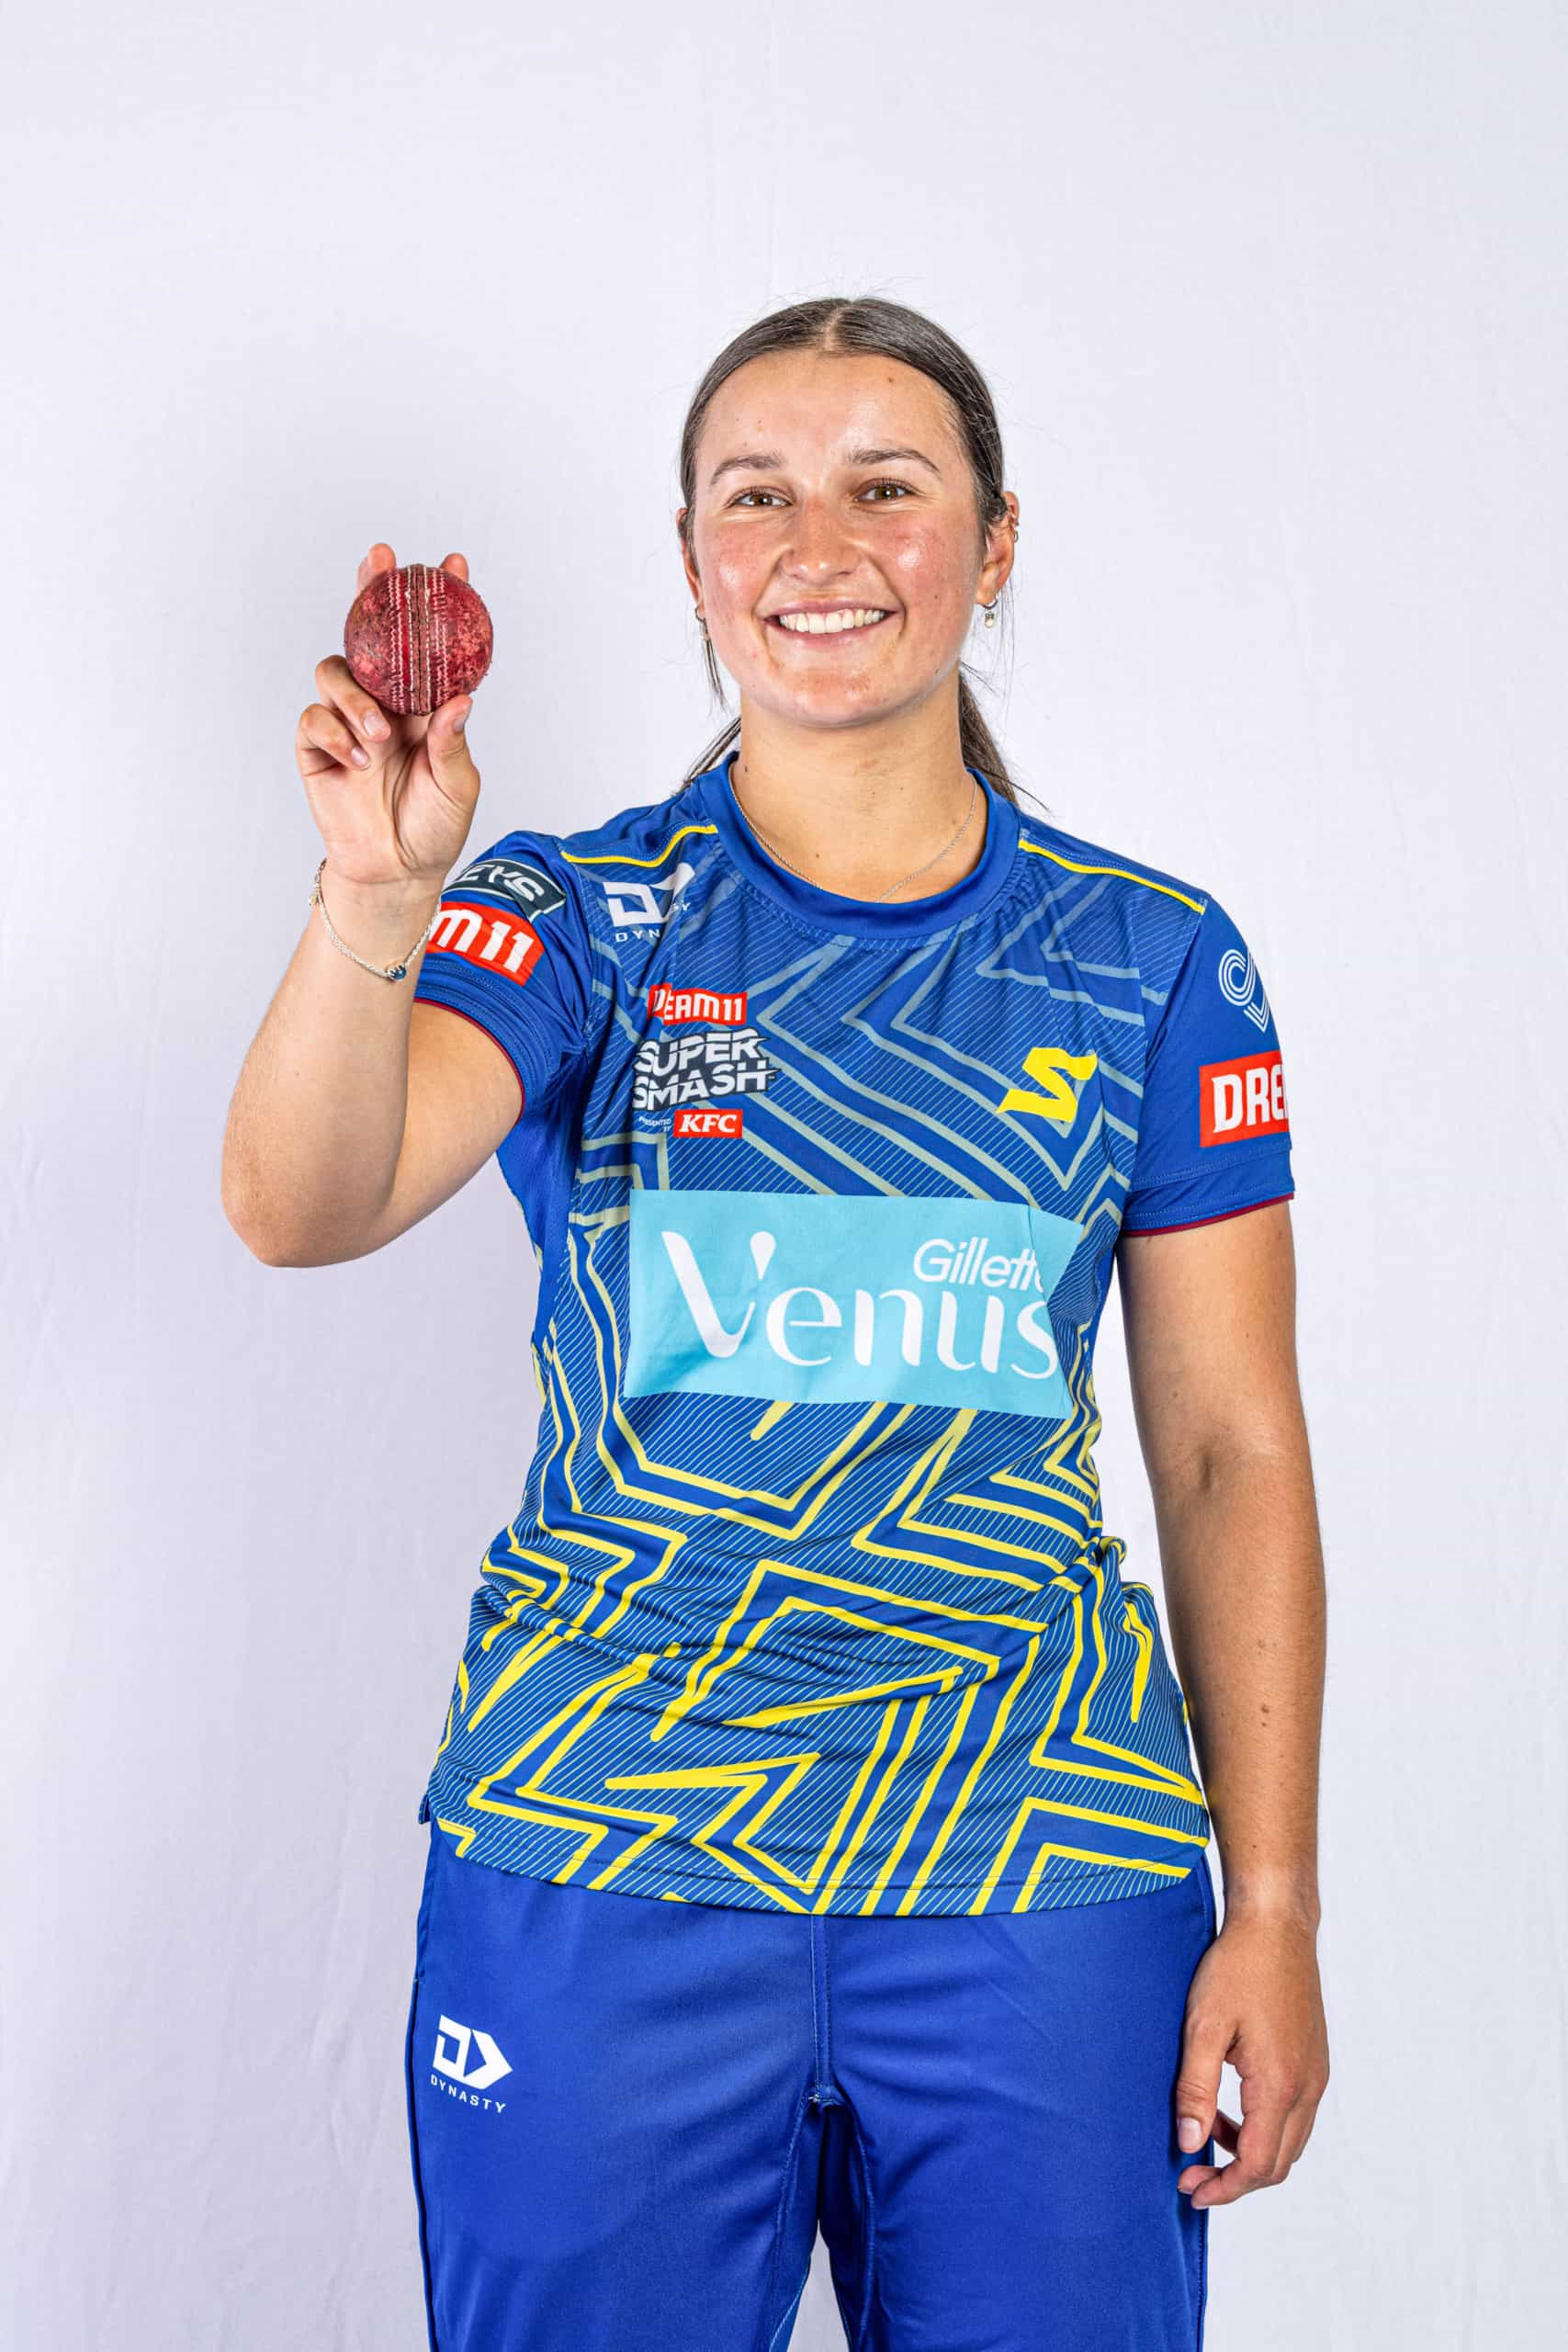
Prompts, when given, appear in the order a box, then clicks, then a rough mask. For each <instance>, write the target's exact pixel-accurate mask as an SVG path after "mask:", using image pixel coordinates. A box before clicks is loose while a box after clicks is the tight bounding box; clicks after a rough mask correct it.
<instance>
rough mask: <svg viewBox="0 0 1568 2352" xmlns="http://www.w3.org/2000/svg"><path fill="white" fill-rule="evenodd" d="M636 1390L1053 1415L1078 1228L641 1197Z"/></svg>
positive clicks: (1033, 1215) (994, 1212)
mask: <svg viewBox="0 0 1568 2352" xmlns="http://www.w3.org/2000/svg"><path fill="white" fill-rule="evenodd" d="M628 1216H629V1224H630V1233H629V1244H630V1251H631V1336H630V1343H629V1346H628V1350H627V1354H626V1364H625V1367H624V1370H623V1374H622V1387H623V1392H624V1394H626V1396H628V1397H649V1396H657V1395H661V1394H664V1393H666V1392H668V1391H670V1390H672V1389H696V1390H700V1391H702V1392H704V1393H705V1394H708V1395H712V1396H719V1397H772V1398H778V1399H788V1400H789V1401H790V1402H792V1403H798V1404H841V1403H854V1402H862V1401H864V1402H868V1403H869V1402H873V1401H875V1400H878V1399H886V1400H889V1401H896V1402H898V1403H906V1404H911V1405H944V1406H947V1407H949V1408H953V1409H959V1408H972V1409H975V1410H977V1411H981V1412H1000V1413H1032V1414H1039V1415H1044V1416H1048V1417H1049V1418H1051V1419H1056V1420H1060V1419H1062V1418H1063V1417H1064V1416H1065V1414H1066V1412H1067V1410H1068V1408H1069V1399H1068V1395H1067V1384H1066V1375H1065V1374H1064V1373H1063V1371H1062V1367H1061V1363H1060V1361H1059V1356H1058V1336H1057V1334H1056V1332H1055V1329H1054V1327H1053V1325H1052V1320H1051V1316H1050V1311H1049V1301H1050V1296H1051V1293H1052V1291H1053V1290H1054V1289H1055V1285H1056V1283H1058V1282H1059V1281H1060V1279H1061V1276H1062V1274H1063V1272H1064V1271H1065V1270H1066V1264H1067V1261H1068V1260H1069V1258H1071V1256H1072V1254H1073V1252H1074V1250H1076V1249H1077V1246H1078V1243H1079V1242H1080V1241H1081V1240H1082V1239H1083V1229H1082V1227H1079V1226H1077V1225H1076V1224H1075V1223H1074V1222H1073V1220H1072V1219H1071V1218H1070V1217H1065V1216H1052V1215H1050V1213H1049V1212H1048V1211H1046V1210H1044V1209H1037V1208H1031V1207H1029V1206H1028V1205H1027V1204H1023V1203H1021V1202H1018V1201H974V1200H964V1199H957V1200H954V1199H925V1198H921V1199H916V1200H910V1199H907V1198H897V1199H894V1198H888V1197H886V1196H885V1195H883V1194H880V1193H874V1194H859V1193H853V1194H844V1193H701V1192H697V1193H686V1192H641V1191H638V1192H634V1193H632V1195H631V1202H630V1207H629V1212H628Z"/></svg>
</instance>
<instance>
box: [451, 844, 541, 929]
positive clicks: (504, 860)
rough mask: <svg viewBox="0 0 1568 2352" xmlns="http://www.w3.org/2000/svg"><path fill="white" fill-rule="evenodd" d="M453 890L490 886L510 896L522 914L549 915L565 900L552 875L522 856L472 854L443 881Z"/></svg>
mask: <svg viewBox="0 0 1568 2352" xmlns="http://www.w3.org/2000/svg"><path fill="white" fill-rule="evenodd" d="M446 887H447V888H448V889H449V890H454V891H459V892H460V891H463V890H490V891H493V893H494V894H495V896H496V897H497V898H498V899H511V900H512V903H513V906H516V907H521V908H522V910H523V912H524V913H525V915H553V914H554V913H555V911H556V909H557V908H558V907H564V906H565V904H566V892H565V891H564V890H563V889H562V888H561V886H560V884H559V883H558V881H557V880H556V878H555V876H554V875H552V874H547V873H546V872H545V869H544V867H543V866H542V865H530V864H529V862H528V860H527V859H526V858H522V857H476V858H475V860H474V862H473V864H472V865H465V866H464V868H463V870H462V872H461V873H460V874H455V875H454V876H452V879H451V880H450V882H449V883H448V884H447V886H446Z"/></svg>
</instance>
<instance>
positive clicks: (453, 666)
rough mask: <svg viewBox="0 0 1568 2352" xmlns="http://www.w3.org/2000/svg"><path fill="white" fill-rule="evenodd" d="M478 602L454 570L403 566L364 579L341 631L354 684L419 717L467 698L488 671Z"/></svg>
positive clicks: (483, 614)
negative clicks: (460, 696)
mask: <svg viewBox="0 0 1568 2352" xmlns="http://www.w3.org/2000/svg"><path fill="white" fill-rule="evenodd" d="M343 650H344V659H345V660H346V662H347V663H348V666H349V669H350V670H351V671H352V673H353V674H354V677H355V681H356V682H357V683H358V684H360V685H362V686H363V687H364V689H365V691H366V693H367V695H373V696H374V697H375V699H376V701H377V702H378V703H379V704H380V706H381V708H382V709H383V710H391V711H396V712H397V713H398V714H399V716H400V717H405V716H407V715H408V714H409V713H411V712H417V713H418V714H419V715H420V716H421V717H422V718H423V717H428V715H429V714H430V712H431V711H433V710H439V709H440V707H441V706H442V704H443V703H446V702H450V701H451V700H452V699H453V697H454V695H467V694H472V692H473V690H474V688H475V687H476V686H477V685H478V684H479V680H480V679H481V678H482V677H483V676H484V674H485V672H486V671H487V670H488V669H489V668H490V659H491V622H490V615H489V613H488V612H487V611H486V610H485V606H484V602H483V599H482V598H481V597H480V596H479V595H478V594H476V592H475V591H474V590H473V589H472V588H470V587H469V586H468V582H467V581H466V580H459V579H458V577H457V573H456V572H455V571H442V570H440V568H439V567H438V566H433V565H430V564H424V563H405V564H402V565H400V567H399V569H398V570H396V571H378V572H377V573H376V574H375V576H374V577H373V578H372V579H370V580H367V582H366V583H365V586H364V587H363V588H362V589H361V590H360V592H359V594H358V595H357V596H356V597H355V600H354V603H353V605H352V606H351V607H350V609H349V616H348V619H347V621H346V622H345V623H344V632H343Z"/></svg>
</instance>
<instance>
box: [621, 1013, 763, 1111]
mask: <svg viewBox="0 0 1568 2352" xmlns="http://www.w3.org/2000/svg"><path fill="white" fill-rule="evenodd" d="M778 1075H779V1068H778V1064H777V1063H776V1062H772V1061H770V1060H769V1059H768V1057H767V1055H766V1054H765V1053H764V1052H763V1050H762V1039H761V1032H760V1031H759V1030H757V1029H755V1028H753V1027H752V1026H751V1025H750V1023H748V1024H747V1025H746V1026H745V1027H742V1028H735V1029H697V1030H687V1031H685V1032H684V1033H683V1034H682V1035H679V1036H655V1037H645V1038H644V1039H643V1041H642V1043H641V1045H640V1046H638V1047H637V1066H636V1069H635V1070H634V1073H633V1078H632V1109H633V1110H634V1111H668V1110H670V1109H671V1108H672V1107H674V1106H676V1105H679V1104H681V1103H721V1104H722V1103H734V1102H736V1101H737V1100H738V1099H739V1097H741V1096H744V1095H748V1094H765V1093H766V1092H767V1091H768V1088H769V1087H770V1086H771V1085H772V1083H773V1080H774V1079H775V1078H777V1077H778Z"/></svg>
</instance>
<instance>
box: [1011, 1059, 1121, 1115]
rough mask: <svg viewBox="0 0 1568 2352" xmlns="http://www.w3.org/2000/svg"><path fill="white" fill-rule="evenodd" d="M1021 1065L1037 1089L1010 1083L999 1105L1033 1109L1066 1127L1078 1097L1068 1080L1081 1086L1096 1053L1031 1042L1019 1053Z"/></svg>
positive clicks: (1095, 1062) (1097, 1063)
mask: <svg viewBox="0 0 1568 2352" xmlns="http://www.w3.org/2000/svg"><path fill="white" fill-rule="evenodd" d="M1023 1067H1024V1069H1026V1070H1027V1071H1028V1073H1029V1075H1030V1077H1031V1078H1032V1079H1033V1080H1035V1083H1036V1085H1037V1086H1038V1088H1039V1090H1040V1091H1038V1092H1034V1091H1032V1090H1031V1089H1030V1088H1028V1087H1022V1086H1010V1087H1009V1088H1008V1091H1007V1092H1006V1093H1005V1094H1004V1095H1003V1096H1002V1101H1001V1107H1002V1109H1003V1110H1004V1111H1037V1112H1038V1113H1039V1114H1040V1116H1041V1117H1042V1118H1043V1119H1055V1122H1056V1124H1057V1125H1058V1126H1064V1127H1070V1126H1071V1125H1072V1123H1073V1121H1074V1120H1075V1119H1076V1118H1077V1114H1078V1098H1077V1095H1076V1094H1075V1093H1074V1092H1073V1089H1072V1085H1071V1082H1070V1081H1071V1080H1074V1079H1077V1081H1078V1083H1079V1085H1080V1086H1081V1085H1082V1083H1083V1081H1084V1080H1085V1079H1086V1078H1091V1077H1092V1076H1093V1074H1094V1072H1095V1071H1096V1070H1097V1069H1099V1067H1100V1056H1099V1055H1098V1054H1069V1053H1068V1052H1067V1051H1066V1047H1065V1046H1031V1047H1030V1049H1029V1051H1028V1053H1027V1054H1025V1056H1024V1057H1023Z"/></svg>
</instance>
